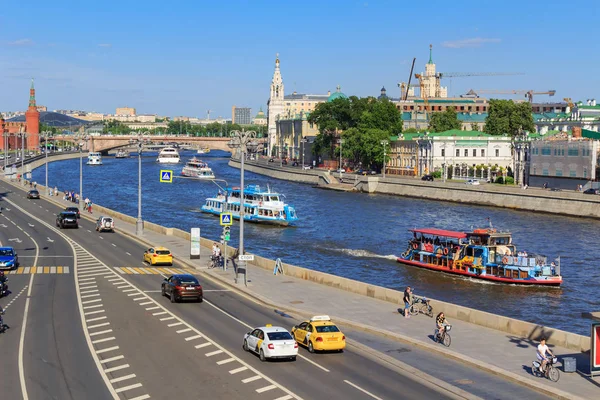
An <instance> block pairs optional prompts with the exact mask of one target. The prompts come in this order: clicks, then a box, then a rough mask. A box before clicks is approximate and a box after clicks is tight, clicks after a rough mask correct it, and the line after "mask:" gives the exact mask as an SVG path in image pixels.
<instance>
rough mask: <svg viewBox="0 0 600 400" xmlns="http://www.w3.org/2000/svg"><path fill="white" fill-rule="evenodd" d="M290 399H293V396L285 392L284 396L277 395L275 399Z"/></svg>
mask: <svg viewBox="0 0 600 400" xmlns="http://www.w3.org/2000/svg"><path fill="white" fill-rule="evenodd" d="M290 399H293V397H292V396H290V395H289V394H286V395H285V396H281V397H278V398H276V399H275V400H290Z"/></svg>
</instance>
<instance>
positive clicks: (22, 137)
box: [17, 128, 29, 186]
mask: <svg viewBox="0 0 600 400" xmlns="http://www.w3.org/2000/svg"><path fill="white" fill-rule="evenodd" d="M17 136H18V137H19V138H20V139H21V182H22V183H23V186H25V138H26V137H27V136H29V135H28V134H27V133H25V132H23V128H21V130H20V132H19V133H18V135H17Z"/></svg>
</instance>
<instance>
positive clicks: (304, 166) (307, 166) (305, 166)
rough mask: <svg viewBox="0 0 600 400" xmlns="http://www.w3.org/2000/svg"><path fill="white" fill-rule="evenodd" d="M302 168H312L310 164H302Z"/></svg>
mask: <svg viewBox="0 0 600 400" xmlns="http://www.w3.org/2000/svg"><path fill="white" fill-rule="evenodd" d="M302 169H312V166H310V165H303V166H302Z"/></svg>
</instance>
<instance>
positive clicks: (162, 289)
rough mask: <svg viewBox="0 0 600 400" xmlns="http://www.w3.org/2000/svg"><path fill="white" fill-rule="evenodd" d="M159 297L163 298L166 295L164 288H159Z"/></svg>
mask: <svg viewBox="0 0 600 400" xmlns="http://www.w3.org/2000/svg"><path fill="white" fill-rule="evenodd" d="M160 295H161V296H163V297H164V296H166V295H167V294H166V293H165V287H164V286H161V287H160Z"/></svg>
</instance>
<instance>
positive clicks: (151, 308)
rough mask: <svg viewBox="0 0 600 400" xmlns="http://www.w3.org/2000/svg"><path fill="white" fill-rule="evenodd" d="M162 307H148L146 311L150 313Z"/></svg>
mask: <svg viewBox="0 0 600 400" xmlns="http://www.w3.org/2000/svg"><path fill="white" fill-rule="evenodd" d="M159 308H160V307H159V306H154V307H146V311H150V310H158V309H159Z"/></svg>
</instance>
